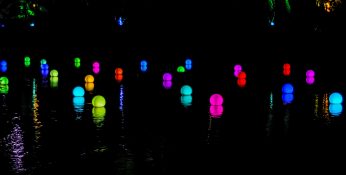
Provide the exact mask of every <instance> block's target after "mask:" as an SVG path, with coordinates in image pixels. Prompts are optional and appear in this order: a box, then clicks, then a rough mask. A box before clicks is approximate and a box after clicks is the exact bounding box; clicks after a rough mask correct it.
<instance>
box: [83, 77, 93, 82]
mask: <svg viewBox="0 0 346 175" xmlns="http://www.w3.org/2000/svg"><path fill="white" fill-rule="evenodd" d="M84 81H85V82H86V83H93V82H94V76H92V75H87V76H85V78H84Z"/></svg>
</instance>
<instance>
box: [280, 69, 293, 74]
mask: <svg viewBox="0 0 346 175" xmlns="http://www.w3.org/2000/svg"><path fill="white" fill-rule="evenodd" d="M282 73H283V74H284V76H290V75H291V70H290V69H284V70H283V72H282Z"/></svg>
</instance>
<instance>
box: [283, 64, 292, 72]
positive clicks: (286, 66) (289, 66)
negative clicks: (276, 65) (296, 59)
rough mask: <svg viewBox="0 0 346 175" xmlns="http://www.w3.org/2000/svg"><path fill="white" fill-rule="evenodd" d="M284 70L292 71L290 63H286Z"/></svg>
mask: <svg viewBox="0 0 346 175" xmlns="http://www.w3.org/2000/svg"><path fill="white" fill-rule="evenodd" d="M283 68H284V70H290V69H291V65H290V64H288V63H285V64H284V66H283Z"/></svg>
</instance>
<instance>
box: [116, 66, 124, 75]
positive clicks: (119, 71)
mask: <svg viewBox="0 0 346 175" xmlns="http://www.w3.org/2000/svg"><path fill="white" fill-rule="evenodd" d="M114 72H115V74H117V75H122V74H123V72H124V71H123V69H122V68H120V67H118V68H116V69H115V71H114Z"/></svg>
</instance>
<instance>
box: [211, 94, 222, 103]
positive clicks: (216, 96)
mask: <svg viewBox="0 0 346 175" xmlns="http://www.w3.org/2000/svg"><path fill="white" fill-rule="evenodd" d="M209 102H210V104H211V105H222V104H223V97H222V95H220V94H213V95H211V96H210V98H209Z"/></svg>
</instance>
